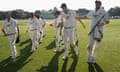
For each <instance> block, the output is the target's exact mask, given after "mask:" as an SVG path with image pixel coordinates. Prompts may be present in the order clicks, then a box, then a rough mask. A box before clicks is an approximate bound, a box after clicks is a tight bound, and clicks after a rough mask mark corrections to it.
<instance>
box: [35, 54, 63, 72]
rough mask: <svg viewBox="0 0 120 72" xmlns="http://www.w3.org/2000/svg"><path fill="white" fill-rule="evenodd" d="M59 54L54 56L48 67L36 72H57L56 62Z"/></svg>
mask: <svg viewBox="0 0 120 72" xmlns="http://www.w3.org/2000/svg"><path fill="white" fill-rule="evenodd" d="M60 54H61V53H59V54H55V55H54V56H53V58H52V59H51V61H50V62H49V64H48V66H42V67H41V68H40V69H38V70H36V71H37V72H58V60H59V56H60Z"/></svg>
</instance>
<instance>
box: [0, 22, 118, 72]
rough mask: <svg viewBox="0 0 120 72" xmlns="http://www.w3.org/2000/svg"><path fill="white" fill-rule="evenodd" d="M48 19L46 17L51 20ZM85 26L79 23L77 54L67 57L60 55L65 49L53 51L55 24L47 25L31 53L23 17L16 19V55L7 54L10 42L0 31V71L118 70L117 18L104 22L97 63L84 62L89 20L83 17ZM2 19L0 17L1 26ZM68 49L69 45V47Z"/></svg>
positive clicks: (79, 71) (71, 71)
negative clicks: (57, 51) (15, 56)
mask: <svg viewBox="0 0 120 72" xmlns="http://www.w3.org/2000/svg"><path fill="white" fill-rule="evenodd" d="M50 22H51V21H50V20H49V21H47V23H50ZM84 22H85V23H86V24H87V28H86V29H83V28H82V26H81V25H78V29H79V30H78V31H79V41H80V42H79V51H80V55H79V57H78V58H74V57H72V56H71V55H69V56H70V57H69V58H68V60H66V61H63V60H62V59H61V58H62V56H63V54H64V53H61V54H55V53H54V52H53V50H54V49H55V43H54V33H55V28H53V27H50V26H49V25H47V26H46V27H47V32H46V37H45V38H44V39H43V42H42V44H40V45H39V48H38V49H37V50H36V51H35V52H34V53H30V49H31V41H30V37H29V33H26V32H25V31H26V24H27V21H26V20H24V21H23V20H19V21H18V23H19V24H20V25H19V26H20V32H21V42H20V43H19V44H16V46H17V58H16V59H14V60H11V59H10V58H9V55H10V48H9V42H8V39H7V38H6V37H4V36H3V34H2V32H1V31H0V72H120V20H111V23H110V24H109V25H106V26H105V30H104V38H103V41H102V43H101V46H100V49H99V52H98V55H97V63H96V64H87V63H86V59H87V53H86V50H87V49H86V46H87V41H88V35H87V33H88V30H89V25H88V24H89V22H90V21H89V20H84ZM1 24H2V21H0V28H1ZM69 51H71V49H70V48H69Z"/></svg>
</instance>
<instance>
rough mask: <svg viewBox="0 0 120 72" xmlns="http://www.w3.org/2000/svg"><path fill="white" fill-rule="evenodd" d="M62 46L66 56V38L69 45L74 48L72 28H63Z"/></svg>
mask: <svg viewBox="0 0 120 72" xmlns="http://www.w3.org/2000/svg"><path fill="white" fill-rule="evenodd" d="M63 32H64V35H63V36H64V48H65V56H68V45H67V44H68V40H69V42H70V45H71V46H72V48H75V43H74V28H68V29H66V28H64V31H63Z"/></svg>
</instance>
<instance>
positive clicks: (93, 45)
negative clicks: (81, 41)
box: [2, 1, 109, 63]
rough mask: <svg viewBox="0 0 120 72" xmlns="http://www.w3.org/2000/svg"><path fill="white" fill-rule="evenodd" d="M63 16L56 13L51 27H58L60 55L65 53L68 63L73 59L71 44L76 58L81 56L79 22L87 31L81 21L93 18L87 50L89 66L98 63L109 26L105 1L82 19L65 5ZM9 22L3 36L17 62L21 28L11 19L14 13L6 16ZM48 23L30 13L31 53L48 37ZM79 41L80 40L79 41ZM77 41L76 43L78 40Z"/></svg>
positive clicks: (63, 5) (57, 37) (4, 25)
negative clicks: (98, 53) (62, 52)
mask: <svg viewBox="0 0 120 72" xmlns="http://www.w3.org/2000/svg"><path fill="white" fill-rule="evenodd" d="M61 8H62V12H61V11H58V10H55V11H54V18H55V20H54V23H52V24H50V26H54V27H56V32H55V44H56V50H55V52H56V53H59V52H61V51H64V56H63V57H62V59H63V60H66V59H67V58H68V57H69V56H68V55H69V53H68V42H69V43H70V47H71V48H72V49H73V50H74V53H75V55H76V56H78V55H79V51H78V31H77V28H78V27H77V20H78V21H79V22H80V24H82V26H83V28H86V26H85V24H84V23H83V22H82V21H81V18H82V19H83V18H90V19H91V23H90V32H89V34H88V36H89V41H88V46H87V54H88V55H87V56H88V57H87V62H88V63H96V54H97V51H98V48H99V45H100V42H101V40H102V38H103V29H104V25H106V24H108V23H109V19H108V14H107V12H106V11H105V10H104V8H103V7H102V2H101V1H95V10H92V11H90V12H89V13H88V14H87V15H86V16H81V17H80V16H78V15H77V13H76V12H75V11H73V10H70V9H68V7H67V5H66V4H65V3H63V4H61ZM5 16H6V19H5V20H4V22H3V26H2V32H3V34H4V35H5V36H7V37H8V39H9V42H10V48H11V52H12V54H11V58H12V59H14V58H16V46H15V40H16V33H18V37H19V36H20V32H19V27H18V24H17V22H16V20H14V19H13V18H12V17H11V14H10V12H6V13H5ZM45 24H46V22H45V20H44V19H43V17H41V16H40V15H39V14H38V13H30V18H29V20H28V26H27V30H26V32H29V33H30V38H31V41H32V47H31V52H34V51H35V50H36V48H38V45H39V43H41V42H42V40H43V37H44V35H45ZM75 37H76V38H75ZM74 39H76V40H74Z"/></svg>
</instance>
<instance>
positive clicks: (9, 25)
mask: <svg viewBox="0 0 120 72" xmlns="http://www.w3.org/2000/svg"><path fill="white" fill-rule="evenodd" d="M5 16H6V19H5V20H4V22H3V25H2V32H3V34H4V36H7V37H8V39H9V42H10V48H11V58H12V59H14V58H16V54H17V52H16V46H15V40H16V33H17V32H18V36H19V37H20V32H19V28H18V24H17V22H16V20H15V19H13V18H12V17H11V12H6V13H5Z"/></svg>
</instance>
